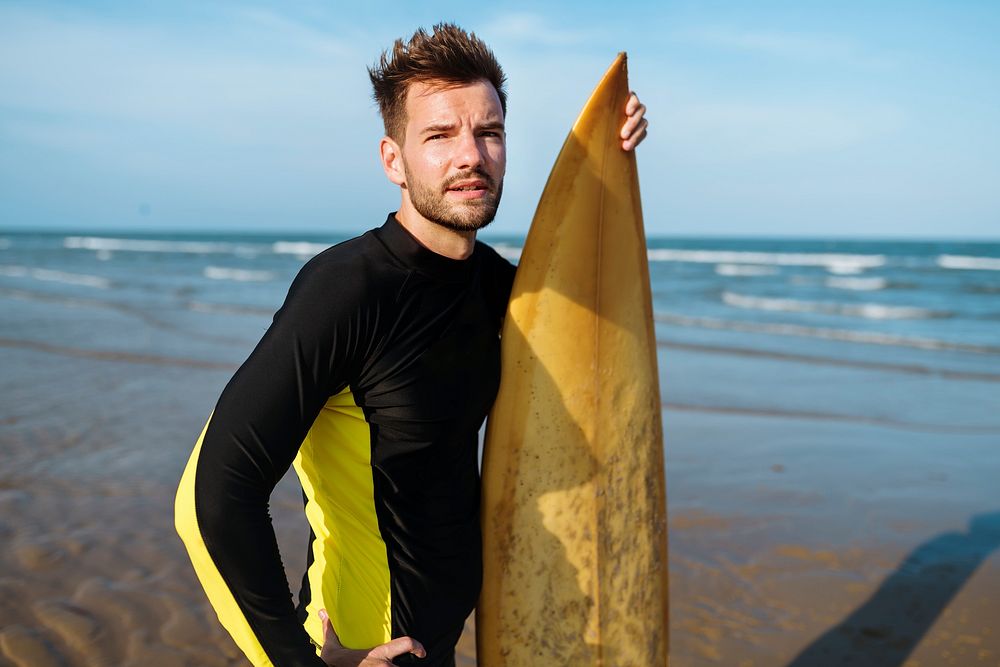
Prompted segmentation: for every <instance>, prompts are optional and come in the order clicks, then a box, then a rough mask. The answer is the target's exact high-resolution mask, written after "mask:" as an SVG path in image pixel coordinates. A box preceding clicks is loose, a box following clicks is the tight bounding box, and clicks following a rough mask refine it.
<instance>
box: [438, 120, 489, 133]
mask: <svg viewBox="0 0 1000 667" xmlns="http://www.w3.org/2000/svg"><path fill="white" fill-rule="evenodd" d="M454 129H455V123H435V124H434V125H428V126H427V127H425V128H423V129H422V130H420V134H427V133H431V134H433V133H435V132H448V131H449V130H454ZM505 129H506V128H505V127H504V124H503V121H499V120H496V121H489V122H486V123H483V124H482V125H477V126H476V130H505Z"/></svg>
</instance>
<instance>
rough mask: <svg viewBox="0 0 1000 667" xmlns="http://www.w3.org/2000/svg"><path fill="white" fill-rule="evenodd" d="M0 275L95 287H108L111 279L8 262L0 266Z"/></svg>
mask: <svg viewBox="0 0 1000 667" xmlns="http://www.w3.org/2000/svg"><path fill="white" fill-rule="evenodd" d="M0 276H8V277H11V278H34V279H35V280H45V281H48V282H55V283H65V284H67V285H81V286H83V287H95V288H97V289H108V288H109V287H111V281H110V280H108V279H107V278H104V277H102V276H91V275H87V274H83V273H67V272H65V271H55V270H53V269H38V268H33V267H27V266H16V265H10V264H8V265H4V266H0Z"/></svg>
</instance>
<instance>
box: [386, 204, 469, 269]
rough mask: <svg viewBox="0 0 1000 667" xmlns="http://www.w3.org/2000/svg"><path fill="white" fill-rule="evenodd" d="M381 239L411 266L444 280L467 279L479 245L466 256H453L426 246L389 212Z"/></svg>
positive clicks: (393, 252)
mask: <svg viewBox="0 0 1000 667" xmlns="http://www.w3.org/2000/svg"><path fill="white" fill-rule="evenodd" d="M377 234H378V237H379V239H380V240H381V241H382V242H383V243H384V244H385V245H386V247H387V248H388V249H389V252H391V253H392V254H394V255H395V256H396V257H398V258H399V259H400V261H402V262H403V263H404V264H406V265H407V266H408V267H410V268H412V269H415V270H417V271H420V272H421V273H425V274H428V275H431V276H434V277H435V278H440V279H442V280H449V281H451V280H455V281H458V280H464V279H465V278H467V277H468V276H469V274H470V272H471V271H472V267H473V264H474V261H473V260H474V259H475V257H476V249H475V248H473V250H472V254H471V255H469V256H468V257H467V258H465V259H452V258H451V257H445V256H444V255H439V254H437V253H436V252H434V251H433V250H430V249H428V248H425V247H424V246H422V245H421V244H420V242H419V241H417V239H416V238H414V237H413V235H412V234H410V232H409V231H407V229H406V227H403V225H401V224H400V223H399V220H397V219H396V213H395V212H393V213H390V214H389V216H388V217H387V218H386V220H385V224H384V225H382V226H381V227H380V228H379V229H378V230H377Z"/></svg>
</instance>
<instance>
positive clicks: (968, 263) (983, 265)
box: [937, 255, 1000, 271]
mask: <svg viewBox="0 0 1000 667" xmlns="http://www.w3.org/2000/svg"><path fill="white" fill-rule="evenodd" d="M937 263H938V266H940V267H941V268H943V269H967V270H972V271H1000V257H972V256H969V255H940V256H939V257H938V258H937Z"/></svg>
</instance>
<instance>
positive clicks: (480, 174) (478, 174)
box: [444, 169, 496, 190]
mask: <svg viewBox="0 0 1000 667" xmlns="http://www.w3.org/2000/svg"><path fill="white" fill-rule="evenodd" d="M470 180H479V181H483V182H484V183H486V188H487V189H488V190H496V182H495V181H494V180H493V177H492V176H490V175H489V174H487V173H486V172H485V171H483V170H481V169H469V170H468V171H463V172H462V173H460V174H455V175H454V176H452V177H451V178H449V179H448V180H447V181H445V183H444V189H445V190H448V189H450V188H451V186H453V185H455V183H458V182H460V181H470Z"/></svg>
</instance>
